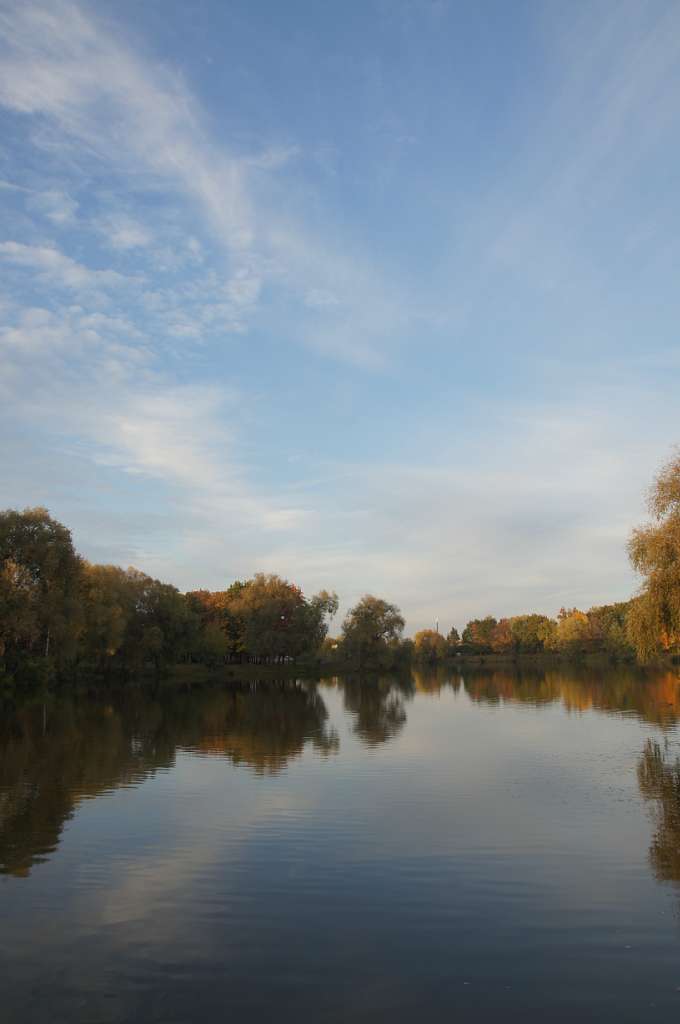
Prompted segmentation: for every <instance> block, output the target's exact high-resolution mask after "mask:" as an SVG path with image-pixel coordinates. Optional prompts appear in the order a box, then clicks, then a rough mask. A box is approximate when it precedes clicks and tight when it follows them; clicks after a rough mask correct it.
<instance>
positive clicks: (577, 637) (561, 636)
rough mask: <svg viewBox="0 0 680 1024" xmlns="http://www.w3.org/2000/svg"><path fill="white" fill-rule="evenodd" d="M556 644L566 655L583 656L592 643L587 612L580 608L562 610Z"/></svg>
mask: <svg viewBox="0 0 680 1024" xmlns="http://www.w3.org/2000/svg"><path fill="white" fill-rule="evenodd" d="M555 642H556V646H557V649H558V650H559V651H562V652H563V653H564V654H571V655H574V654H582V653H583V652H584V651H585V650H586V649H587V647H588V644H589V642H590V623H589V621H588V616H587V615H586V614H585V612H581V611H579V610H578V608H561V609H560V612H559V615H558V616H557V634H556V641H555Z"/></svg>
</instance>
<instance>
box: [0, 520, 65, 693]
mask: <svg viewBox="0 0 680 1024" xmlns="http://www.w3.org/2000/svg"><path fill="white" fill-rule="evenodd" d="M80 574H81V561H80V558H79V557H78V555H77V554H76V552H75V550H74V548H73V542H72V540H71V534H70V531H69V530H67V529H66V527H65V526H62V524H61V523H58V522H57V521H56V519H53V518H52V517H51V516H50V514H49V512H48V511H47V509H44V508H27V509H24V511H23V512H17V511H14V510H11V509H9V510H7V511H5V512H2V513H0V647H1V648H2V657H3V659H4V669H5V672H6V673H9V674H10V675H13V674H14V673H15V672H16V671H17V670H18V669H20V668H21V663H22V661H23V663H24V664H26V663H28V662H35V661H36V660H37V659H42V661H43V662H44V665H45V668H46V675H49V674H50V672H51V669H52V666H60V665H63V664H65V663H67V662H68V660H69V659H70V658H71V657H72V656H73V654H74V651H75V644H76V641H77V637H78V629H79V616H80V591H79V583H80Z"/></svg>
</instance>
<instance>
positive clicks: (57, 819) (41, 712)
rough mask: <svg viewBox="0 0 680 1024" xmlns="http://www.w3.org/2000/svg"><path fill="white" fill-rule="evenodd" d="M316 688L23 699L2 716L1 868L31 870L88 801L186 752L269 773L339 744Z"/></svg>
mask: <svg viewBox="0 0 680 1024" xmlns="http://www.w3.org/2000/svg"><path fill="white" fill-rule="evenodd" d="M327 718H328V712H327V710H326V706H325V704H324V701H323V699H322V697H321V696H320V695H319V693H318V692H317V690H316V688H315V687H314V686H306V685H303V684H297V683H290V682H284V683H270V682H267V683H266V684H260V685H258V684H248V685H247V686H243V687H238V686H237V687H236V688H234V687H233V686H232V687H231V688H230V690H229V691H228V692H225V691H220V690H207V691H198V692H197V691H193V692H191V693H184V694H178V693H173V694H168V695H165V696H163V697H161V698H158V699H152V698H150V697H149V696H148V695H143V694H133V695H127V696H126V697H124V698H120V699H118V700H114V699H112V700H110V701H108V702H101V701H95V700H92V699H83V700H82V701H75V700H69V701H57V702H54V704H53V706H52V707H50V708H48V707H46V706H43V705H35V706H33V707H24V708H22V709H19V710H16V711H14V712H13V713H11V714H5V715H3V716H2V719H1V720H0V873H4V874H14V875H26V874H28V872H29V871H30V869H31V867H32V865H33V864H36V863H39V862H41V861H44V860H46V859H47V858H48V857H49V855H50V854H51V853H52V852H53V851H54V850H55V849H56V848H57V845H58V843H59V840H60V836H61V832H62V829H63V826H64V824H65V822H66V821H68V819H69V818H70V817H72V815H73V813H74V811H75V809H76V808H77V806H78V804H79V803H80V801H81V800H84V799H87V798H89V797H95V796H98V795H99V794H101V793H104V792H107V791H108V790H112V789H116V788H119V787H121V786H134V785H138V784H139V783H140V782H141V781H142V780H143V779H144V778H146V777H147V776H149V775H151V774H153V773H155V772H157V771H158V770H159V769H162V768H167V767H169V766H171V765H172V764H173V763H174V759H175V755H176V752H177V751H178V750H182V749H185V750H186V749H190V750H193V751H196V752H199V753H201V754H204V755H206V756H214V755H220V756H222V757H226V758H227V759H228V760H230V761H231V762H232V763H234V764H236V765H242V766H246V767H248V768H250V769H251V770H253V771H255V772H257V773H260V774H264V773H274V772H278V771H281V770H282V769H284V768H285V766H286V765H287V764H288V762H289V761H290V760H291V758H295V757H299V756H300V755H301V754H302V752H303V750H304V748H305V746H306V745H307V744H311V745H312V746H313V747H314V748H315V749H316V750H317V751H319V752H321V753H322V754H324V755H325V754H330V753H332V752H333V751H335V750H337V748H338V739H337V735H336V733H335V732H334V731H333V730H331V729H329V727H328V724H327Z"/></svg>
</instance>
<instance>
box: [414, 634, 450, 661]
mask: <svg viewBox="0 0 680 1024" xmlns="http://www.w3.org/2000/svg"><path fill="white" fill-rule="evenodd" d="M413 653H414V655H415V657H416V658H418V660H419V661H429V662H432V663H434V662H437V661H441V660H442V659H443V658H445V657H446V654H447V643H446V640H445V639H444V637H443V636H442V635H441V633H437V632H436V631H435V630H434V629H421V630H420V631H419V632H418V633H416V635H415V636H414V637H413Z"/></svg>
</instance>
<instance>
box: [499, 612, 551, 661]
mask: <svg viewBox="0 0 680 1024" xmlns="http://www.w3.org/2000/svg"><path fill="white" fill-rule="evenodd" d="M510 628H511V631H512V640H513V644H514V647H515V650H517V651H518V652H520V653H522V654H535V653H537V652H538V651H543V650H549V649H550V648H551V647H554V643H555V636H556V631H557V623H556V622H555V620H554V619H549V618H548V616H547V615H536V614H534V615H515V616H514V617H513V618H512V619H510Z"/></svg>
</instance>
